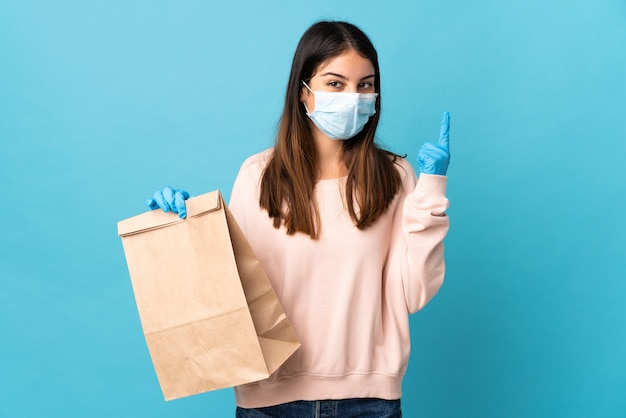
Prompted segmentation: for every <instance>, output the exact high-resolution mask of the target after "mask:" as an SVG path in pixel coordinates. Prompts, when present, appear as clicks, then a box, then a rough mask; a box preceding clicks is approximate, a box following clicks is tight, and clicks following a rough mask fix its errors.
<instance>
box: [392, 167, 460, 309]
mask: <svg viewBox="0 0 626 418" xmlns="http://www.w3.org/2000/svg"><path fill="white" fill-rule="evenodd" d="M411 174H412V177H413V179H415V174H414V172H413V171H412V170H411ZM411 180H412V179H408V181H407V184H406V185H405V187H406V188H409V193H408V194H407V195H406V198H405V200H404V206H403V210H402V222H401V224H402V235H403V237H404V240H403V241H404V244H405V245H403V246H402V247H404V248H403V250H401V260H400V262H401V275H402V284H403V288H404V296H405V299H406V304H407V308H408V311H409V313H415V312H417V311H418V310H420V309H422V308H423V307H424V306H425V305H426V304H427V303H428V301H430V299H432V297H433V296H434V295H435V294H436V293H437V292H438V291H439V288H440V287H441V285H442V283H443V278H444V274H445V262H444V251H443V239H444V237H445V236H446V234H447V232H448V229H449V226H450V220H449V218H448V216H447V215H446V213H445V211H446V209H447V208H448V206H449V202H448V199H447V198H446V195H445V194H446V182H447V177H446V176H438V175H428V174H421V175H420V177H419V179H418V180H417V184H416V185H415V187H414V189H413V190H412V191H410V188H411V187H412V184H415V181H414V180H413V181H411Z"/></svg>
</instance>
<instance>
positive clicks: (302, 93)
mask: <svg viewBox="0 0 626 418" xmlns="http://www.w3.org/2000/svg"><path fill="white" fill-rule="evenodd" d="M309 94H311V92H310V91H309V89H307V88H306V87H305V86H302V88H301V89H300V103H304V102H305V101H306V99H308V98H309Z"/></svg>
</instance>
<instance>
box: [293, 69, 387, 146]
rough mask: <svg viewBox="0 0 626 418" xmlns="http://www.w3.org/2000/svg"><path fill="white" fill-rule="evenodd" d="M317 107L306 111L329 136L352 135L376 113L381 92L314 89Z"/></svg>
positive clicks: (347, 136) (333, 137)
mask: <svg viewBox="0 0 626 418" xmlns="http://www.w3.org/2000/svg"><path fill="white" fill-rule="evenodd" d="M302 84H304V85H305V87H306V88H307V89H309V90H310V91H311V93H313V95H314V96H315V110H314V111H313V112H309V109H308V108H307V107H306V104H305V105H304V108H305V109H306V112H307V113H306V114H307V116H308V117H309V118H311V120H312V121H313V123H314V124H315V126H317V127H318V128H319V129H320V131H322V132H323V133H324V134H325V135H326V136H328V137H329V138H332V139H336V140H345V139H350V138H352V137H353V136H355V135H356V134H358V133H359V132H361V131H362V130H363V127H364V126H365V124H366V123H367V121H368V120H369V118H370V117H371V116H372V115H374V114H375V113H376V97H378V93H369V94H362V93H337V92H330V91H313V90H311V88H310V87H309V86H308V85H307V84H306V83H305V82H304V81H303V82H302Z"/></svg>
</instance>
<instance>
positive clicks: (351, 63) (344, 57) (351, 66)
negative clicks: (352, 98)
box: [314, 49, 375, 78]
mask: <svg viewBox="0 0 626 418" xmlns="http://www.w3.org/2000/svg"><path fill="white" fill-rule="evenodd" d="M374 72H375V71H374V64H372V61H370V60H369V58H365V57H364V56H362V55H360V54H359V53H358V52H356V51H355V50H354V49H349V50H347V51H346V52H343V53H342V54H340V55H337V56H335V57H332V58H329V59H328V60H326V61H324V62H322V63H321V64H320V65H319V66H318V67H317V71H315V74H314V76H323V75H324V74H326V73H335V74H341V75H344V76H346V77H349V76H352V77H355V78H358V77H365V76H369V75H372V74H374Z"/></svg>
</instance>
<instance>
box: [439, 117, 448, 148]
mask: <svg viewBox="0 0 626 418" xmlns="http://www.w3.org/2000/svg"><path fill="white" fill-rule="evenodd" d="M439 144H441V145H443V146H444V147H446V148H450V113H448V112H443V114H442V115H441V128H440V130H439Z"/></svg>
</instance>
